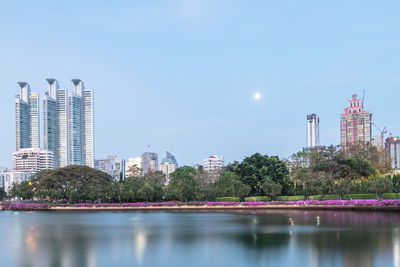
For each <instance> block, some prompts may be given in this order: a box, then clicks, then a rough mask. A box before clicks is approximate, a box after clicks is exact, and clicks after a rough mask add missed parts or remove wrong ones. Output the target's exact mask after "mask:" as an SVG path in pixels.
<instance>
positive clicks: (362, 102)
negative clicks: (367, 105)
mask: <svg viewBox="0 0 400 267" xmlns="http://www.w3.org/2000/svg"><path fill="white" fill-rule="evenodd" d="M364 98H365V89H363V98H362V101H361V107H362V108H363V109H364Z"/></svg>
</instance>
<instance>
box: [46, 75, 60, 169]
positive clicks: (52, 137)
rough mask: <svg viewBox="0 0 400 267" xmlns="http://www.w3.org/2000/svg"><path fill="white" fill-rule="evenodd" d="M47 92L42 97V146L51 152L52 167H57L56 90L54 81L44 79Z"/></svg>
mask: <svg viewBox="0 0 400 267" xmlns="http://www.w3.org/2000/svg"><path fill="white" fill-rule="evenodd" d="M46 80H47V82H48V83H49V91H48V92H46V93H45V95H44V97H43V146H44V149H45V150H49V151H52V152H53V155H54V166H55V168H57V167H58V138H57V129H58V128H57V89H58V88H59V86H58V82H57V80H55V79H50V78H49V79H46Z"/></svg>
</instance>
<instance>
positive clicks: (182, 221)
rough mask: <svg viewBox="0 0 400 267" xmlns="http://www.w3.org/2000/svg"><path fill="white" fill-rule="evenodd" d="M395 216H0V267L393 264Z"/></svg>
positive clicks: (399, 234)
mask: <svg viewBox="0 0 400 267" xmlns="http://www.w3.org/2000/svg"><path fill="white" fill-rule="evenodd" d="M399 227H400V214H398V213H374V212H333V211H312V212H310V211H309V212H305V211H270V212H265V211H262V212H260V211H254V212H236V213H191V212H88V213H84V212H65V213H63V212H30V213H29V212H12V211H2V212H0V238H1V243H0V265H1V266H40V267H42V266H74V267H75V266H115V267H117V266H217V267H223V266H230V267H232V266H363V267H367V266H385V267H387V266H395V267H400V230H399V229H400V228H399Z"/></svg>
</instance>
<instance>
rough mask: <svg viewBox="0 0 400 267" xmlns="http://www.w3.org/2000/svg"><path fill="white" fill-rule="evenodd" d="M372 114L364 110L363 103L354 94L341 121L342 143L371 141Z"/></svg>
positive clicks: (343, 144)
mask: <svg viewBox="0 0 400 267" xmlns="http://www.w3.org/2000/svg"><path fill="white" fill-rule="evenodd" d="M371 120H372V114H371V113H370V112H369V111H366V110H364V107H363V103H362V102H361V100H360V99H357V95H356V94H353V95H352V99H351V100H349V101H348V107H347V108H345V109H344V113H343V114H342V115H341V121H340V144H341V145H342V147H346V146H347V145H352V144H358V143H360V142H361V143H367V142H371V132H372V129H371Z"/></svg>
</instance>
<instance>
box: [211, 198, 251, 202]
mask: <svg viewBox="0 0 400 267" xmlns="http://www.w3.org/2000/svg"><path fill="white" fill-rule="evenodd" d="M215 201H217V202H224V201H236V202H238V201H239V197H217V198H216V199H215ZM246 201H247V200H246Z"/></svg>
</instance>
